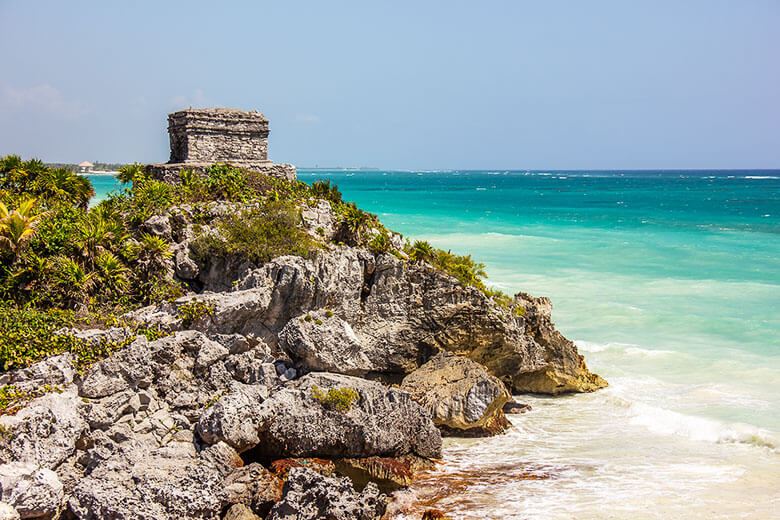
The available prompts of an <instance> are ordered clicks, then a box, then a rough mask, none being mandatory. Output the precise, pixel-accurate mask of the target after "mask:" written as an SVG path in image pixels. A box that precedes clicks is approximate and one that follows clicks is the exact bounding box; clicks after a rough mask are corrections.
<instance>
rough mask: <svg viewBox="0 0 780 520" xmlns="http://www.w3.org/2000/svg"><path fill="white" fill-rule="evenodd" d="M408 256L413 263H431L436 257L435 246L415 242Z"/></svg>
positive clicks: (419, 241)
mask: <svg viewBox="0 0 780 520" xmlns="http://www.w3.org/2000/svg"><path fill="white" fill-rule="evenodd" d="M408 254H409V258H410V259H411V261H412V262H430V261H432V260H433V259H434V258H435V257H436V252H435V250H434V248H433V246H431V244H429V243H428V242H426V241H424V240H415V242H414V244H412V247H411V248H410V249H409V251H408Z"/></svg>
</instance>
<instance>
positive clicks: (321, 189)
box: [311, 179, 341, 203]
mask: <svg viewBox="0 0 780 520" xmlns="http://www.w3.org/2000/svg"><path fill="white" fill-rule="evenodd" d="M311 193H312V195H313V196H315V197H317V198H319V199H325V200H328V201H330V202H335V203H339V202H341V192H340V191H339V187H338V186H336V185H335V184H331V183H330V181H329V180H325V179H320V180H318V181H316V182H314V183H312V185H311Z"/></svg>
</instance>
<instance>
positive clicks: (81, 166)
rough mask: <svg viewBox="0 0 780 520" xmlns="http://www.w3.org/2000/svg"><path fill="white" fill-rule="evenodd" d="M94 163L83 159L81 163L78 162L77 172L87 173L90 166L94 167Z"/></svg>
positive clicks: (89, 170)
mask: <svg viewBox="0 0 780 520" xmlns="http://www.w3.org/2000/svg"><path fill="white" fill-rule="evenodd" d="M94 167H95V165H94V164H92V163H91V162H89V161H84V162H83V163H81V164H79V172H80V173H88V172H91V171H92V168H94Z"/></svg>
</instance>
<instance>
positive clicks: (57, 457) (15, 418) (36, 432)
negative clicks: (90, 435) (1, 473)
mask: <svg viewBox="0 0 780 520" xmlns="http://www.w3.org/2000/svg"><path fill="white" fill-rule="evenodd" d="M83 407H84V403H82V402H81V400H80V399H79V398H78V396H77V395H76V392H75V391H73V390H67V391H65V392H62V393H57V392H52V393H49V394H46V395H44V396H42V397H38V398H37V399H33V400H32V401H30V403H29V404H28V405H27V406H26V407H24V408H22V409H21V410H20V411H19V412H17V413H16V414H15V415H3V416H0V428H2V431H3V434H2V435H0V463H10V462H24V463H30V464H37V465H38V466H40V467H42V468H48V469H53V468H55V467H57V465H59V464H60V463H62V462H63V461H64V460H65V459H67V458H68V457H70V456H71V455H72V454H73V452H74V451H75V450H76V441H77V440H78V439H79V437H80V436H81V434H82V433H83V432H84V431H85V430H86V429H87V423H86V421H85V420H84V418H83V417H82V413H83Z"/></svg>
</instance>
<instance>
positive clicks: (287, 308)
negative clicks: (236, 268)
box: [135, 247, 606, 394]
mask: <svg viewBox="0 0 780 520" xmlns="http://www.w3.org/2000/svg"><path fill="white" fill-rule="evenodd" d="M220 283H222V282H220ZM235 287H236V289H237V290H235V291H232V292H228V293H212V294H202V295H198V297H197V298H198V299H201V300H205V301H207V302H208V303H209V304H210V305H212V306H213V307H214V309H215V312H214V314H213V315H212V316H209V317H208V319H205V320H202V322H200V323H198V324H197V327H198V328H199V329H201V330H208V331H210V332H218V333H224V334H229V333H239V334H243V335H248V336H254V337H257V338H260V339H262V340H264V341H265V342H266V343H268V344H269V345H270V346H271V347H275V346H276V345H277V343H278V342H279V341H280V340H283V341H284V345H283V346H284V348H286V349H289V350H290V355H291V356H292V357H296V359H297V361H298V362H299V363H300V364H301V366H303V367H305V366H310V368H309V369H315V368H326V367H327V369H328V370H335V371H339V372H345V373H350V374H369V373H370V374H374V375H377V376H379V377H383V378H384V379H385V380H387V381H396V382H400V380H401V379H402V378H403V377H404V376H406V375H407V374H409V373H411V372H413V371H414V370H416V369H417V368H418V367H419V366H421V365H422V364H424V363H425V362H427V361H428V359H430V358H431V357H432V356H433V355H435V354H436V353H438V352H440V351H449V352H453V353H455V354H459V355H462V356H466V357H468V358H469V359H471V360H472V361H475V362H477V363H480V364H481V365H483V366H485V367H486V368H487V369H488V371H489V372H490V373H491V374H492V375H494V376H496V377H498V378H499V379H501V380H502V381H503V382H504V383H505V384H506V385H507V387H509V388H510V389H511V390H513V391H516V392H538V393H551V394H557V393H563V392H580V391H593V390H596V389H598V388H601V387H603V386H605V385H606V382H605V381H604V380H603V379H601V378H600V377H598V376H596V375H594V374H591V373H590V372H589V371H588V369H587V367H586V366H585V364H584V362H583V361H582V358H581V356H579V354H578V353H577V348H576V346H575V345H574V344H573V343H572V342H570V341H568V340H567V339H566V338H564V337H563V336H562V335H561V334H560V333H559V332H557V331H556V330H555V328H554V326H553V324H552V322H551V321H550V314H549V312H542V311H539V310H538V308H539V305H540V303H539V302H542V301H545V300H543V299H542V300H536V299H532V298H530V297H526V296H523V295H522V294H520V295H518V297H517V300H516V301H517V303H518V304H519V305H522V306H527V307H528V310H527V311H526V314H525V315H524V316H518V315H515V312H513V310H512V309H509V308H504V307H502V306H500V305H498V304H496V303H495V302H494V301H493V300H491V299H490V298H488V297H487V296H485V295H484V294H483V293H482V292H480V291H479V290H477V289H475V288H474V287H463V286H461V285H460V284H459V283H458V282H457V280H456V279H454V278H453V277H451V276H449V275H448V274H446V273H444V272H442V271H440V270H438V269H435V268H433V267H431V266H429V265H427V264H424V263H409V262H405V261H403V260H400V259H398V258H396V257H395V256H393V255H390V254H383V255H373V254H371V253H369V252H368V251H367V250H362V249H354V248H349V247H334V248H333V249H332V250H330V251H327V252H322V253H321V254H319V255H318V256H317V257H316V258H314V259H311V260H305V259H302V258H299V257H290V256H285V257H279V258H276V259H274V260H272V261H271V262H269V263H268V264H266V265H264V266H262V267H260V268H257V269H254V270H249V271H248V272H247V274H246V275H245V276H243V277H242V278H240V279H239V280H238V282H237V283H236V284H235ZM191 299H192V297H185V298H182V299H180V300H177V301H176V302H174V305H173V306H170V305H168V306H167V307H166V305H167V304H163V305H159V306H155V307H148V308H145V309H142V310H140V311H138V312H137V313H136V314H135V317H136V318H137V319H139V320H140V321H142V322H144V323H148V324H154V325H161V326H166V325H170V324H171V323H175V322H176V318H175V317H173V316H172V314H173V313H175V312H176V311H175V307H176V306H180V305H183V304H184V303H186V302H188V301H190V300H191ZM546 301H547V302H549V301H548V300H546ZM315 311H323V312H327V311H331V312H333V313H335V316H336V317H338V318H339V319H341V320H343V321H344V322H345V323H346V324H347V325H349V327H350V328H351V331H352V332H351V333H350V332H349V330H348V329H346V327H345V326H343V324H341V323H335V324H332V325H330V326H329V327H324V328H322V329H317V328H315V327H314V326H313V324H312V323H310V322H304V323H300V322H296V321H292V322H291V320H298V319H300V318H301V317H305V316H306V315H312V316H313V314H312V312H315ZM318 319H321V321H323V323H325V320H324V319H323V318H322V317H320V318H318ZM285 327H287V330H286V331H285V333H284V334H283V335H282V337H280V332H281V331H282V330H283V328H285ZM353 333H354V334H353ZM358 345H359V346H360V348H359V349H358V348H357V346H358ZM345 353H346V354H347V359H346V361H347V362H346V363H344V364H343V365H342V366H337V365H336V364H334V363H333V360H334V359H336V358H338V357H339V356H343V355H344V354H345Z"/></svg>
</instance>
